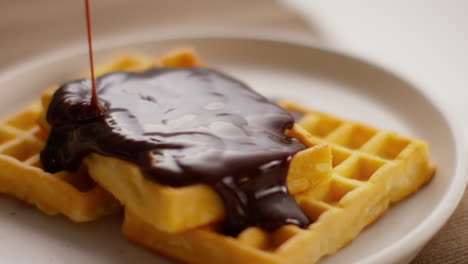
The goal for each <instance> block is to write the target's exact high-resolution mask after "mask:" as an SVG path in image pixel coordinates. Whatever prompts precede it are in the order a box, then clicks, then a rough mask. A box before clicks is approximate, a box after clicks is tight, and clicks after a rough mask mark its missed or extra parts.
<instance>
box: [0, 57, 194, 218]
mask: <svg viewBox="0 0 468 264" xmlns="http://www.w3.org/2000/svg"><path fill="white" fill-rule="evenodd" d="M177 53H178V54H179V57H180V58H184V60H185V61H186V63H187V62H190V58H191V56H187V55H185V54H191V52H190V51H189V50H188V51H178V52H177ZM170 58H174V56H172V55H171V54H169V55H168V56H166V60H169V59H170ZM163 59H164V58H163ZM152 63H153V62H151V61H150V60H149V59H148V58H146V57H143V56H136V55H124V56H120V57H119V58H117V59H114V60H113V61H112V62H111V63H109V64H106V65H103V66H102V67H100V68H98V69H97V71H96V72H97V73H98V74H103V73H106V72H110V71H116V70H141V69H144V68H147V67H149V66H150V65H151V64H152ZM155 63H161V62H155ZM167 63H174V62H171V61H168V62H167ZM55 89H56V87H54V88H51V89H48V90H47V91H46V92H45V93H44V95H43V98H42V104H43V105H44V103H45V102H46V103H45V104H46V105H48V100H50V96H51V95H52V93H53V91H55ZM38 124H39V125H38ZM41 127H42V128H46V130H47V129H48V124H47V122H46V121H45V111H44V110H43V108H42V106H41V103H39V102H37V103H34V104H32V105H31V106H29V107H27V108H26V109H24V110H23V111H21V112H19V113H17V114H15V115H13V116H10V117H8V118H6V119H5V120H2V121H0V167H1V168H2V170H0V193H4V194H7V195H11V196H13V197H16V198H18V199H20V200H23V201H26V202H28V203H30V204H34V205H36V206H37V207H38V208H39V209H40V210H42V211H43V212H44V213H46V214H50V215H54V214H58V213H61V214H64V215H65V216H67V217H68V218H70V219H71V220H73V221H76V222H83V221H92V220H95V219H97V218H99V217H100V216H103V215H107V214H111V213H113V212H116V211H118V210H119V207H120V205H119V203H118V202H117V201H116V200H115V199H114V198H113V197H112V196H111V195H110V194H109V193H108V192H107V191H105V190H104V189H102V188H101V187H100V186H97V185H96V184H95V183H94V182H93V181H92V180H91V178H90V177H89V175H88V171H87V168H86V167H83V168H81V169H80V171H78V172H76V173H69V172H65V171H62V172H59V173H55V174H50V173H47V172H45V171H44V170H43V169H42V165H41V163H40V158H39V153H40V151H41V150H42V148H43V147H44V144H45V140H46V138H47V133H46V132H45V131H44V129H41Z"/></svg>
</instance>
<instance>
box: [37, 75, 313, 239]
mask: <svg viewBox="0 0 468 264" xmlns="http://www.w3.org/2000/svg"><path fill="white" fill-rule="evenodd" d="M96 85H97V88H98V95H99V103H100V105H101V107H102V108H103V109H104V112H103V114H102V115H99V114H97V113H98V111H95V109H94V108H93V106H92V105H91V104H90V97H91V89H90V87H89V86H90V80H89V79H83V80H78V81H72V82H68V83H65V84H64V85H62V86H61V87H60V88H59V89H58V90H57V92H56V93H55V94H54V96H53V98H52V101H51V103H50V105H49V110H48V112H47V121H48V122H49V123H50V125H51V126H52V129H51V132H50V135H49V138H48V140H47V144H46V147H45V148H44V150H43V151H42V153H41V161H42V163H43V165H44V167H45V169H46V170H47V171H49V172H52V173H54V172H57V171H60V170H63V169H65V170H69V171H75V170H77V169H78V168H79V167H80V165H81V161H82V159H83V158H84V157H85V156H86V155H88V154H89V153H91V152H96V153H99V154H102V155H105V156H112V157H117V158H120V159H123V160H127V161H131V162H133V163H135V164H137V165H138V166H139V167H140V168H141V170H142V172H143V174H144V175H145V176H146V177H147V178H148V179H150V180H153V181H156V182H158V183H161V184H166V185H171V186H183V185H188V184H195V183H204V184H208V185H209V186H211V187H212V188H213V189H214V190H215V191H216V192H217V193H218V194H219V195H220V196H221V198H222V200H223V202H224V204H225V208H226V214H227V221H226V228H227V229H226V232H227V233H229V234H236V233H238V232H240V231H241V230H242V229H243V228H245V227H246V226H248V225H256V226H259V227H261V228H264V229H266V230H274V229H276V228H278V227H280V226H281V225H283V224H295V225H298V226H300V227H306V226H307V225H308V224H309V220H308V219H307V217H306V216H305V215H304V213H303V212H302V211H301V210H300V208H299V207H298V205H297V204H296V203H295V201H294V199H293V198H292V197H291V196H290V195H289V193H288V190H287V188H286V186H285V181H286V179H285V178H286V174H287V169H288V165H289V161H290V160H291V157H292V155H293V154H294V153H296V152H298V151H300V150H303V149H304V145H303V144H301V143H300V142H299V141H297V140H295V139H292V138H288V137H286V136H285V135H284V131H285V129H288V128H291V126H292V125H293V123H294V120H293V118H292V117H291V115H290V114H289V113H288V112H287V111H285V110H283V109H282V108H280V107H278V106H276V105H274V104H272V103H270V102H269V101H268V100H267V99H266V98H264V97H263V96H261V95H259V94H258V93H256V92H254V91H253V90H252V89H250V88H249V87H248V86H247V85H245V84H243V83H242V82H240V81H238V80H235V79H233V78H231V77H229V76H226V75H224V74H222V73H219V72H217V71H215V70H212V69H207V68H183V69H182V68H155V69H151V70H148V71H146V72H142V73H131V72H114V73H110V74H107V75H104V76H102V77H99V78H97V79H96Z"/></svg>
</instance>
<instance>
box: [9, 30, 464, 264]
mask: <svg viewBox="0 0 468 264" xmlns="http://www.w3.org/2000/svg"><path fill="white" fill-rule="evenodd" d="M190 39H191V40H195V39H197V40H204V41H210V40H229V39H231V40H236V41H262V42H270V43H271V42H273V43H280V44H286V45H289V46H299V47H302V48H307V49H315V50H318V51H320V52H324V53H327V54H328V55H332V56H339V57H343V58H345V59H348V60H352V61H354V62H357V63H360V64H365V65H367V66H370V67H372V68H374V69H376V70H378V71H381V72H384V73H386V74H388V75H390V76H391V77H393V78H396V79H398V80H400V81H402V82H403V83H405V84H406V85H407V86H408V87H409V88H411V89H413V90H415V92H416V93H417V94H419V95H420V96H422V97H423V98H424V99H426V100H427V101H428V102H429V103H430V104H431V105H432V106H433V107H434V108H435V109H436V110H437V111H438V112H439V113H440V114H441V116H442V118H443V119H444V121H445V122H446V123H447V126H448V128H449V130H450V131H449V132H450V135H451V136H452V140H453V143H454V146H455V149H454V150H455V151H454V153H455V167H454V168H453V169H454V173H453V180H452V182H451V183H450V184H449V185H448V187H447V191H446V192H445V194H444V195H443V197H442V199H441V200H440V201H439V202H438V203H437V204H436V206H435V209H434V210H433V211H432V212H431V213H430V214H429V216H428V217H427V218H425V219H423V220H422V221H421V222H420V223H419V224H418V225H417V226H416V227H415V228H414V229H413V230H411V231H410V232H408V233H407V234H405V235H404V236H403V237H401V238H400V239H398V240H397V242H396V243H394V244H393V245H391V246H389V247H387V248H384V249H383V250H381V251H379V252H376V253H374V254H372V255H370V256H368V257H366V258H365V259H363V260H362V261H361V263H364V264H366V263H368V264H370V263H384V261H385V260H386V261H388V260H391V259H396V258H397V257H398V256H399V257H402V256H409V255H414V256H415V255H416V253H417V252H418V251H419V250H420V249H421V248H422V247H423V246H424V245H425V244H426V243H427V242H428V241H429V239H430V238H431V237H433V236H434V235H435V234H436V232H438V231H439V230H440V229H441V228H442V226H443V225H444V224H445V223H446V222H447V221H448V218H449V217H450V216H451V215H452V214H453V213H454V211H455V209H456V208H457V206H458V204H459V203H460V201H461V199H462V197H463V193H464V191H465V188H466V185H467V183H468V173H467V172H468V168H467V167H468V166H467V163H466V162H467V161H468V158H467V157H468V150H466V147H465V146H466V145H465V136H464V133H463V128H462V126H461V122H459V121H458V116H457V115H455V114H454V113H453V111H452V110H451V109H450V108H449V107H448V105H444V104H443V103H442V102H441V100H439V99H437V97H436V96H434V95H433V94H431V92H430V91H428V90H424V89H421V88H420V87H419V86H417V85H415V84H414V82H410V81H409V80H408V78H407V77H406V76H403V74H401V73H398V74H397V73H395V71H393V70H392V69H389V67H384V66H382V65H380V64H378V63H375V62H373V61H371V60H368V59H366V58H362V57H359V56H357V55H352V54H350V53H349V52H348V51H344V50H342V49H339V48H336V47H330V46H327V45H326V44H322V43H318V42H315V41H311V40H310V39H307V38H294V39H291V38H287V37H285V36H271V35H267V34H261V33H260V34H259V33H245V32H244V33H240V34H239V33H226V32H214V33H193V32H184V33H181V32H178V33H165V34H161V35H158V36H155V35H154V34H142V33H141V32H140V33H139V34H136V35H135V36H132V37H129V34H119V35H113V36H110V37H108V38H105V39H103V40H101V41H99V42H97V43H96V45H95V48H94V50H95V52H99V51H102V50H109V49H112V48H118V47H122V46H126V45H136V44H143V43H157V42H164V41H186V42H189V40H190ZM86 52H87V48H86V47H85V44H81V45H72V46H68V47H66V48H63V49H60V50H58V51H50V52H46V53H44V54H43V55H37V56H33V57H29V58H28V59H25V60H23V61H21V62H19V63H16V64H14V65H12V66H11V67H7V68H5V69H4V70H2V71H0V84H1V83H4V82H6V81H9V80H12V79H15V78H17V77H18V76H20V75H21V74H23V73H25V72H28V71H31V70H34V69H37V68H39V67H40V66H41V65H48V64H50V63H54V62H57V61H60V60H61V59H63V58H67V57H68V58H70V57H73V56H78V55H80V54H84V53H86ZM395 253H396V254H395Z"/></svg>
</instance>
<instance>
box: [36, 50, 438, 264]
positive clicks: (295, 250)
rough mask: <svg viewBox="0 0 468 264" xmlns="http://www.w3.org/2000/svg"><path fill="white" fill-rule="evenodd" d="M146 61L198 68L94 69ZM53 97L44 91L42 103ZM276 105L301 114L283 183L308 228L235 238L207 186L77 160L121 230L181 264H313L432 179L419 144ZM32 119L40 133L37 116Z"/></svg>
mask: <svg viewBox="0 0 468 264" xmlns="http://www.w3.org/2000/svg"><path fill="white" fill-rule="evenodd" d="M150 65H162V66H171V67H178V66H184V67H190V66H197V65H201V62H200V61H199V59H198V58H197V57H196V56H194V54H193V53H192V52H191V51H182V52H180V51H179V52H176V53H173V54H170V55H167V56H163V58H162V59H160V60H158V61H156V62H151V61H150V60H148V59H146V58H145V57H132V56H125V57H123V58H120V59H116V60H114V61H113V62H111V63H110V64H108V65H105V66H104V67H102V68H98V70H97V71H98V73H100V74H102V73H106V72H109V71H115V70H121V69H132V70H142V69H145V68H146V67H148V66H150ZM51 91H52V90H49V91H48V92H46V93H44V96H43V105H44V106H47V105H48V102H49V101H50V96H51ZM281 105H282V106H283V107H285V108H286V109H288V110H290V111H292V112H295V113H297V114H298V115H301V116H302V117H301V119H300V120H299V121H298V124H297V125H295V126H294V127H293V128H292V129H291V130H290V131H288V135H289V136H292V137H296V138H298V139H300V140H301V141H302V142H303V143H304V144H306V145H307V147H308V148H307V149H306V150H304V151H302V152H299V153H297V154H296V155H295V156H294V158H293V160H292V161H291V165H290V170H289V171H288V178H287V185H288V188H289V190H290V192H291V194H293V196H294V198H295V199H296V201H297V202H298V204H299V206H300V207H301V208H302V210H303V211H304V212H305V213H306V214H307V216H308V217H309V218H310V219H311V220H312V221H313V224H311V225H310V226H309V227H308V228H307V229H300V228H298V227H296V226H292V225H287V226H283V227H281V228H279V229H278V230H277V231H275V232H270V233H267V232H264V231H262V230H261V229H259V228H257V227H248V228H246V229H245V230H243V231H242V232H241V233H240V234H239V235H238V236H236V237H231V236H227V235H224V234H222V233H221V232H220V224H219V223H220V221H222V220H223V218H224V209H223V205H222V203H221V201H220V199H219V197H218V196H217V195H216V194H215V193H214V192H213V191H212V190H211V189H210V188H208V187H207V186H204V185H192V186H186V187H177V188H173V187H169V186H162V185H159V184H157V183H154V182H152V181H149V180H147V179H145V178H144V177H143V176H142V175H141V173H140V171H139V169H138V168H137V167H136V166H135V165H133V164H131V163H129V162H125V161H122V160H118V159H115V158H111V157H104V156H101V155H98V154H91V155H89V156H88V157H87V158H85V160H84V163H85V165H86V166H87V167H88V168H89V169H88V170H89V174H90V176H91V177H92V178H93V179H94V180H95V181H96V182H97V183H98V184H99V185H100V186H102V187H103V188H105V189H106V190H108V191H110V192H111V193H112V194H113V195H114V196H115V197H116V198H117V199H118V200H119V201H120V202H121V203H122V204H123V205H124V206H125V220H124V224H123V228H122V229H123V233H124V234H125V235H126V236H127V237H128V238H129V239H131V240H133V241H135V242H136V243H138V244H140V245H142V246H144V247H146V248H149V249H152V250H155V251H157V252H158V253H160V254H163V255H166V256H168V257H170V258H173V259H177V260H180V261H182V262H184V263H233V264H234V263H308V264H310V263H314V262H316V261H318V260H319V259H320V258H321V257H323V256H325V255H329V254H333V253H334V252H336V251H337V250H339V249H340V248H341V247H343V246H345V245H346V244H347V243H349V242H351V241H352V240H353V239H354V238H355V237H356V236H357V235H358V234H359V233H360V231H361V230H362V229H363V228H364V227H366V226H367V225H369V224H370V223H372V222H373V221H375V220H376V219H377V218H378V217H379V216H380V215H381V214H383V213H384V212H385V211H386V210H387V208H388V206H389V205H390V204H392V203H394V202H397V201H399V200H401V199H403V198H405V197H406V196H408V195H409V194H411V193H412V192H415V191H417V190H418V189H419V188H420V187H421V186H422V185H423V184H424V183H426V182H427V181H429V180H430V178H431V177H432V175H433V173H434V166H433V165H432V164H430V163H429V161H428V147H427V144H426V143H425V142H423V141H421V140H417V139H412V138H406V137H403V136H400V135H398V134H396V133H392V132H388V131H383V130H378V129H376V128H372V127H369V126H366V125H363V124H359V123H356V122H353V121H349V120H343V119H340V118H336V117H333V116H330V115H326V114H322V113H319V112H316V111H312V110H309V109H306V108H304V107H302V106H299V105H295V104H293V103H289V102H283V103H281ZM39 108H40V107H39ZM40 123H41V126H42V127H43V129H44V130H45V131H47V129H48V125H47V124H46V122H45V121H44V111H43V116H42V118H41V121H40ZM38 133H39V132H38ZM116 179H119V180H116Z"/></svg>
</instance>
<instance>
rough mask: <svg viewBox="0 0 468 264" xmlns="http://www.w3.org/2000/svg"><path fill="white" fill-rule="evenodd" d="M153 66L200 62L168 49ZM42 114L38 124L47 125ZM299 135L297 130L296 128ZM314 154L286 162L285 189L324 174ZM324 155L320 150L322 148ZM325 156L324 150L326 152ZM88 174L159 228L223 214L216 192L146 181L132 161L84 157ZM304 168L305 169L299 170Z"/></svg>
mask: <svg viewBox="0 0 468 264" xmlns="http://www.w3.org/2000/svg"><path fill="white" fill-rule="evenodd" d="M154 64H156V65H162V66H166V67H178V66H181V67H191V66H199V65H202V63H201V61H200V60H199V59H198V58H197V57H196V56H195V54H194V53H193V51H192V50H178V51H174V52H171V53H169V54H167V55H165V56H162V58H161V59H159V60H157V61H156V62H155V63H154ZM149 65H151V63H149V60H145V59H144V57H137V56H131V55H127V56H123V57H120V58H118V59H116V60H114V61H113V62H111V63H109V64H108V65H104V66H103V67H101V68H99V69H98V71H97V72H98V73H100V74H103V73H106V72H107V71H116V70H122V69H128V67H131V69H134V70H142V69H144V68H146V67H148V66H149ZM52 94H53V90H48V91H46V92H45V93H44V94H43V100H42V101H43V105H44V108H45V109H46V108H47V106H48V105H49V102H50V100H51V96H52ZM44 117H45V111H44V113H43V114H42V121H41V123H42V126H43V127H44V128H46V129H48V124H46V121H45V118H44ZM297 133H300V132H297ZM317 153H319V152H313V151H308V150H305V151H302V152H300V153H298V154H296V155H295V156H294V158H293V160H292V162H291V166H290V170H289V173H288V178H287V179H288V180H287V185H288V188H289V191H290V193H292V194H295V193H299V192H302V191H304V190H306V189H307V188H309V187H310V186H313V185H317V184H318V183H319V181H320V180H321V179H322V178H324V177H321V174H323V173H322V172H320V171H318V169H317V168H316V167H315V164H314V163H310V162H307V161H308V160H310V159H311V158H313V157H315V156H318V159H319V160H322V163H325V164H324V165H325V166H326V163H327V159H328V157H327V156H326V154H325V156H324V155H322V154H320V153H319V154H317ZM321 153H323V152H321ZM328 155H329V154H328ZM84 163H85V164H86V165H87V167H88V168H89V174H90V175H91V177H92V178H93V179H94V180H95V181H96V182H97V183H99V185H100V186H102V187H103V188H105V189H106V190H108V191H109V192H111V193H112V194H113V195H114V196H115V197H116V198H117V199H118V200H119V201H120V202H121V203H122V204H123V205H124V206H125V207H126V208H129V209H130V210H132V211H133V212H135V214H137V215H138V216H139V217H141V218H143V219H145V221H146V222H148V223H151V225H152V226H154V227H155V228H157V229H159V230H164V231H167V232H180V231H184V230H188V229H191V228H195V227H198V226H202V225H207V224H210V223H214V222H220V221H222V220H223V219H224V217H225V211H224V207H223V203H222V201H221V199H220V198H219V196H218V195H217V194H216V193H215V192H214V191H213V190H212V189H211V188H210V187H208V186H206V185H203V184H197V185H190V186H184V187H176V188H174V187H170V186H166V185H161V184H158V183H156V182H154V181H151V180H148V179H147V178H146V177H145V176H143V175H142V173H141V171H140V169H139V168H138V167H137V166H136V165H134V164H133V163H131V162H127V161H123V160H120V159H117V158H112V157H105V156H103V155H99V154H91V155H89V156H88V157H86V158H85V159H84ZM304 171H307V173H304Z"/></svg>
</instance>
